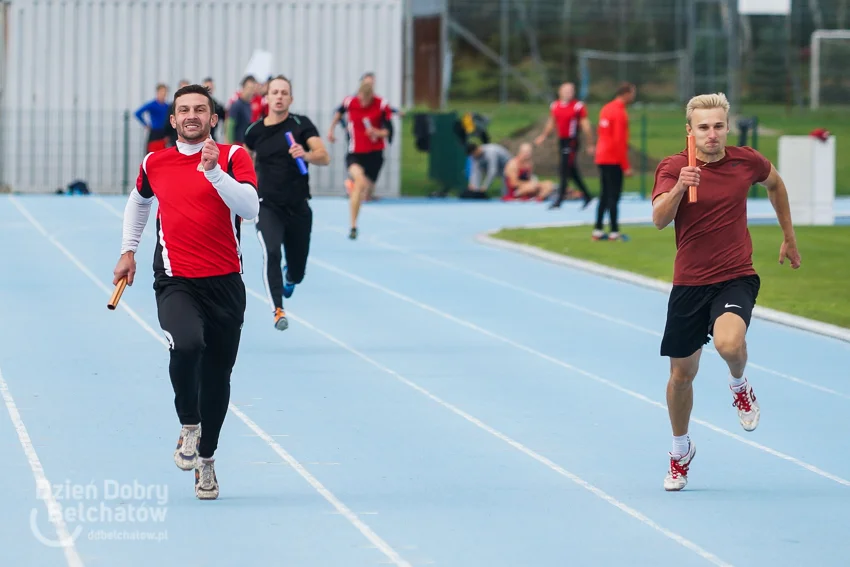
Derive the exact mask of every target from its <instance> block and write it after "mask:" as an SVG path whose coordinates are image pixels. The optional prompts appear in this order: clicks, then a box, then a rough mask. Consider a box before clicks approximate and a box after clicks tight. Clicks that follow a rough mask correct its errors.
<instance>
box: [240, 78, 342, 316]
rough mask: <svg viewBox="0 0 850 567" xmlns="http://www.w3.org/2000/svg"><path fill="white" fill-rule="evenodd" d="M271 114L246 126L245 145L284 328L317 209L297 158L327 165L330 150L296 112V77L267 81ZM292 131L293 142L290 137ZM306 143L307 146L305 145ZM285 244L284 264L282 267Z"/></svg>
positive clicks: (267, 272) (267, 278) (266, 269)
mask: <svg viewBox="0 0 850 567" xmlns="http://www.w3.org/2000/svg"><path fill="white" fill-rule="evenodd" d="M266 97H267V99H268V102H269V114H268V116H266V117H265V118H262V119H260V120H257V121H256V122H254V123H253V124H251V126H249V127H248V130H247V131H246V132H245V142H244V146H245V149H246V150H248V152H249V153H250V154H251V156H252V157H253V159H254V162H255V164H256V168H257V179H258V182H259V184H258V187H259V192H260V213H259V215H258V217H257V222H256V227H257V238H258V239H259V241H260V246H261V247H262V249H263V276H264V277H263V280H264V282H265V284H266V292H267V293H268V294H269V301H270V303H271V307H272V310H273V313H274V326H275V328H276V329H278V330H280V331H283V330H285V329H286V328H287V327H288V326H289V323H288V321H287V319H286V312H285V311H284V309H283V298H284V297H286V298H289V297H291V296H292V292H293V291H295V286H296V284H299V283H301V281H302V280H303V279H304V272H305V270H306V268H307V255H308V253H309V251H310V234H311V231H312V228H313V211H312V209H311V208H310V205H309V203H308V201H309V199H310V177H309V175H308V174H307V172H306V171H305V173H302V172H301V171H300V169H299V165H298V161H297V160H299V159H300V160H303V162H304V166H305V169H306V168H307V164H314V165H328V164H329V163H330V161H331V160H330V156H329V155H328V152H327V151H326V150H325V146H324V144H322V139H321V138H320V137H319V132H318V130H317V129H316V127H315V126H314V125H313V122H312V121H311V120H310V119H309V118H307V117H306V116H303V115H300V114H292V113H290V112H289V106H290V105H291V104H292V83H290V81H289V79H287V78H286V77H284V76H283V75H278V76H277V77H274V78H273V79H272V80H271V81H269V85H268V94H267V95H266ZM288 133H291V134H292V137H293V142H294V143H293V144H292V145H290V143H289V140H287V134H288ZM305 148H307V149H308V151H305ZM281 246H282V247H283V250H284V253H285V255H286V266H284V268H283V272H281V261H282V255H281Z"/></svg>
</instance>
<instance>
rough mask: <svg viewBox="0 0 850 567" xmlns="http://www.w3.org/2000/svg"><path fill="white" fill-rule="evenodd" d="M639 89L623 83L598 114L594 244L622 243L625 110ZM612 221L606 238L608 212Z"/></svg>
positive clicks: (626, 170) (626, 134)
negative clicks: (620, 214) (604, 226)
mask: <svg viewBox="0 0 850 567" xmlns="http://www.w3.org/2000/svg"><path fill="white" fill-rule="evenodd" d="M636 94H637V88H636V87H635V85H633V84H631V83H624V84H623V85H621V86H620V88H618V89H617V92H616V93H615V95H614V100H612V101H611V102H609V103H608V104H606V105H605V106H603V107H602V110H600V111H599V126H598V128H597V135H596V165H597V166H599V179H600V185H601V190H600V193H599V205H598V206H597V208H596V226H595V227H594V230H593V239H594V240H620V239H622V238H623V236H622V235H621V234H620V227H619V225H618V224H617V213H618V209H619V205H620V195H621V194H622V192H623V176H626V177H630V176H631V175H632V168H631V166H630V165H629V115H628V113H627V112H626V106H627V105H629V104H631V103H632V102H634V100H635V95H636ZM606 211H608V217H609V218H610V219H611V233H610V234H608V235H607V236H606V234H605V232H604V231H603V230H602V221H603V219H604V218H605V212H606Z"/></svg>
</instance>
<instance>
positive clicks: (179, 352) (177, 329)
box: [113, 85, 260, 500]
mask: <svg viewBox="0 0 850 567" xmlns="http://www.w3.org/2000/svg"><path fill="white" fill-rule="evenodd" d="M214 105H215V102H214V101H213V99H212V96H211V95H210V93H209V91H207V90H206V89H205V88H204V87H202V86H201V85H188V86H186V87H183V88H181V89H179V90H178V91H177V92H176V93H174V105H173V109H174V111H173V114H172V115H171V116H170V117H169V119H170V122H171V125H172V127H174V128H175V129H176V131H177V136H178V137H177V146H176V147H173V148H169V149H167V150H161V151H158V152H155V153H149V154H148V155H146V156H145V158H144V160H143V161H142V164H141V167H140V168H139V176H138V178H137V180H136V187H135V188H134V189H133V191H132V192H131V193H130V198H129V200H128V201H127V205H126V208H125V210H124V230H123V238H122V243H121V257H120V259H119V260H118V264H117V266H116V267H115V271H114V275H115V279H114V280H113V283H114V284H117V283H118V282H119V280H121V279H122V278H127V285H132V284H133V278H134V275H135V272H136V260H135V253H136V250H137V248H138V246H139V241H140V240H141V237H142V232H143V231H144V229H145V225H146V224H147V221H148V217H149V215H150V209H151V205H152V203H153V200H154V198H156V199H157V201H158V203H159V207H158V210H157V215H156V229H157V234H158V240H157V243H156V250H155V254H154V260H153V270H154V286H153V287H154V291H155V295H156V303H157V311H158V317H159V323H160V326H161V327H162V330H163V332H164V333H165V336H166V338H167V339H168V342H169V351H170V362H169V368H168V371H169V375H170V378H171V384H172V387H173V389H174V406H175V409H176V410H177V417H178V419H179V421H180V423H181V425H182V428H181V431H180V437H179V439H178V441H177V449H176V451H175V452H174V461H175V462H176V463H177V466H178V467H179V468H180V469H182V470H185V471H189V470H192V469H194V470H195V494H196V496H197V497H198V498H200V499H204V500H209V499H215V498H218V493H219V486H218V479H217V477H216V474H215V469H214V459H213V454H214V452H215V450H216V448H217V446H218V439H219V434H220V432H221V427H222V425H223V424H224V418H225V415H226V413H227V407H228V404H229V403H230V375H231V371H232V369H233V366H234V364H235V363H236V355H237V351H238V350H239V340H240V337H241V333H242V323H243V320H244V315H245V285H244V283H243V281H242V256H241V251H240V225H241V219H242V218H245V219H252V218H254V217H255V216H256V215H257V213H258V211H259V208H260V203H259V198H258V196H257V190H256V184H257V181H256V175H255V173H254V167H253V164H252V163H251V158H250V157H249V156H248V153H247V152H246V151H245V150H243V149H242V148H241V147H240V146H230V145H223V144H217V143H216V142H214V141H213V140H212V138H210V130H211V128H212V126H214V125H215V124H216V123H217V121H218V117H217V116H216V115H215V114H214V113H213V108H214ZM202 433H203V435H202Z"/></svg>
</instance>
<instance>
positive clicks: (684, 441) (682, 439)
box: [670, 433, 691, 457]
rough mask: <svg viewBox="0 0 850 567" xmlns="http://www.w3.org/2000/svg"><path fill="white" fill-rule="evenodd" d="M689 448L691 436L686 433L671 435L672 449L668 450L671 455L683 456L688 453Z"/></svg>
mask: <svg viewBox="0 0 850 567" xmlns="http://www.w3.org/2000/svg"><path fill="white" fill-rule="evenodd" d="M690 448H691V438H690V437H689V436H688V434H687V433H685V434H684V435H679V436H678V437H677V436H676V435H674V436H673V450H672V451H670V453H671V454H672V455H675V456H677V457H684V456H685V455H687V454H688V450H689V449H690Z"/></svg>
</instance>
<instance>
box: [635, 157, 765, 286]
mask: <svg viewBox="0 0 850 567" xmlns="http://www.w3.org/2000/svg"><path fill="white" fill-rule="evenodd" d="M687 165H688V152H687V150H684V151H682V152H681V153H678V154H676V155H673V156H670V157H668V158H666V159H664V160H663V161H662V162H661V163H660V164H658V168H657V169H656V170H655V186H654V187H653V189H652V200H653V201H654V200H655V198H656V197H658V196H659V195H661V194H662V193H666V192H668V191H670V190H671V189H672V188H673V186H674V185H676V182H677V181H678V180H679V172H680V171H681V169H682V168H683V167H686V166H687ZM697 167H699V168H700V177H699V178H700V182H699V187H698V188H697V202H696V203H689V202H688V195H687V191H686V192H685V195H684V196H683V197H682V201H681V202H680V203H679V209H678V210H677V211H676V216H675V218H674V221H673V222H674V223H675V224H674V226H675V230H676V260H675V262H674V267H673V284H674V285H708V284H712V283H718V282H723V281H728V280H731V279H734V278H738V277H742V276H747V275H753V274H755V273H756V272H755V270H754V269H753V242H752V240H751V238H750V231H749V230H748V228H747V195H748V194H749V192H750V187H752V185H753V183H759V182H761V181H764V180H765V179H767V176H768V175H769V174H770V170H771V164H770V161H768V160H767V159H766V158H765V157H764V156H763V155H761V154H760V153H759V152H757V151H756V150H754V149H752V148H749V147H735V146H730V147H727V148H726V155H725V156H724V157H723V159H721V160H719V161H716V162H713V163H709V164H706V163H704V162H702V161H700V160H697Z"/></svg>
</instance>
